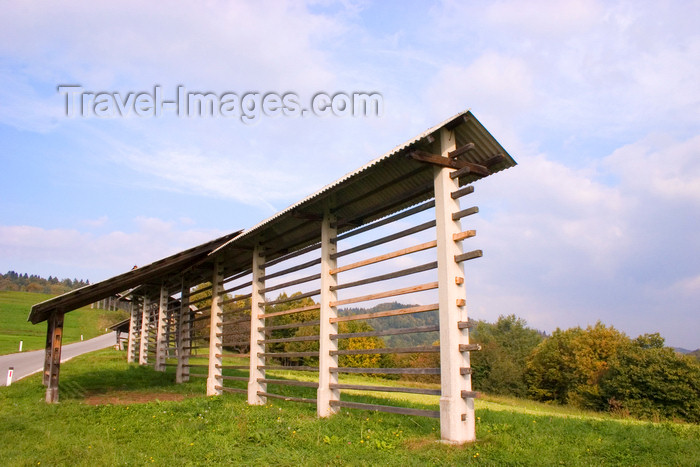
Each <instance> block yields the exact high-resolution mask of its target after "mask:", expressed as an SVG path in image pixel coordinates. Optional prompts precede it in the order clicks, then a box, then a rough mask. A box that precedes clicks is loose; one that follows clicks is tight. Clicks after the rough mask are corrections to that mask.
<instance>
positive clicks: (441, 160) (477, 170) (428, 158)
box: [408, 148, 491, 179]
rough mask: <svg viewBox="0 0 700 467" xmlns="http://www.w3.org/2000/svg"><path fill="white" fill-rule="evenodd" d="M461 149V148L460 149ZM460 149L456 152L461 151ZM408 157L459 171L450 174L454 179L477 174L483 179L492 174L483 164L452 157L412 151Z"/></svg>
mask: <svg viewBox="0 0 700 467" xmlns="http://www.w3.org/2000/svg"><path fill="white" fill-rule="evenodd" d="M460 149H461V148H460ZM460 149H458V150H456V151H455V152H457V151H459V150H460ZM408 157H410V158H411V159H413V160H416V161H419V162H425V163H428V164H433V165H437V166H440V167H447V168H450V169H457V171H456V172H453V173H451V174H450V177H451V178H452V179H455V178H458V177H461V176H463V175H466V174H470V173H473V174H476V175H480V176H482V177H486V176H488V175H491V172H490V171H489V169H488V167H486V166H483V165H481V164H475V163H473V162H467V161H463V160H457V159H452V158H450V157H443V156H438V155H437V154H431V153H429V152H426V151H420V150H416V151H411V152H410V153H409V154H408Z"/></svg>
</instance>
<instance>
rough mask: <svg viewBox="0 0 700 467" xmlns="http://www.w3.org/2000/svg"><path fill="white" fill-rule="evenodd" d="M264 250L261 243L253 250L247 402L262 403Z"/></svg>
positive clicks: (263, 377) (263, 376)
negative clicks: (260, 393)
mask: <svg viewBox="0 0 700 467" xmlns="http://www.w3.org/2000/svg"><path fill="white" fill-rule="evenodd" d="M264 263H265V251H264V249H263V247H262V246H261V245H257V246H256V247H255V249H254V250H253V280H252V282H253V283H252V294H251V296H250V379H249V381H248V404H250V405H264V404H265V402H267V398H266V397H264V396H260V395H258V393H259V392H267V383H261V382H259V380H260V379H265V370H263V369H261V368H258V367H259V366H261V365H265V357H262V356H260V354H264V353H265V344H264V343H262V344H261V343H260V342H262V341H263V340H264V339H265V332H264V331H262V330H260V328H262V327H264V326H265V318H260V316H261V315H264V314H265V293H264V292H263V290H264V289H265V279H264V277H265V268H264V266H263V264H264Z"/></svg>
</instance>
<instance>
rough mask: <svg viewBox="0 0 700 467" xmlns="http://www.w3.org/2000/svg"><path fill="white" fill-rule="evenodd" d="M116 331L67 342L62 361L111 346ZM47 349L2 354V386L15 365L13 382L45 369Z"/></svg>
mask: <svg viewBox="0 0 700 467" xmlns="http://www.w3.org/2000/svg"><path fill="white" fill-rule="evenodd" d="M115 334H116V333H114V332H110V333H109V334H103V335H101V336H99V337H95V338H94V339H89V340H86V341H82V342H76V343H74V344H67V345H64V346H63V349H61V362H65V361H66V360H70V359H71V358H73V357H77V356H78V355H82V354H84V353H88V352H93V351H95V350H100V349H105V348H107V347H111V346H113V345H114V344H115V343H116V340H117V337H116V336H115ZM45 356H46V351H45V350H33V351H31V352H22V353H13V354H10V355H2V356H0V386H6V385H7V370H8V369H9V368H10V367H14V369H15V371H14V376H13V377H12V382H13V383H14V382H15V381H17V380H19V379H22V378H24V377H25V376H29V375H31V374H34V373H36V372H37V371H42V370H43V369H44V357H45Z"/></svg>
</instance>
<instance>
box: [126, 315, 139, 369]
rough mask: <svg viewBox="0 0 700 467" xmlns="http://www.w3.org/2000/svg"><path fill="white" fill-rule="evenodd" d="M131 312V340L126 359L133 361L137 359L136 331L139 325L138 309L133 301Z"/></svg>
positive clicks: (128, 343) (128, 344)
mask: <svg viewBox="0 0 700 467" xmlns="http://www.w3.org/2000/svg"><path fill="white" fill-rule="evenodd" d="M129 314H130V318H129V341H128V342H127V347H126V361H127V362H129V363H132V362H134V361H135V357H134V355H135V354H136V352H135V351H136V332H137V326H138V316H137V311H136V310H134V307H133V303H132V306H131V313H129Z"/></svg>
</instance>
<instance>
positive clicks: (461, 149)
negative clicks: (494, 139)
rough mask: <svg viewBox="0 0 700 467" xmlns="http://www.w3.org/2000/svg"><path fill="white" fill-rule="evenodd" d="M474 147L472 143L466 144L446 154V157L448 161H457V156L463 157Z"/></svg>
mask: <svg viewBox="0 0 700 467" xmlns="http://www.w3.org/2000/svg"><path fill="white" fill-rule="evenodd" d="M475 147H476V145H475V144H474V143H467V144H465V145H464V146H460V147H458V148H457V149H455V150H454V151H450V152H448V153H447V157H449V158H450V159H457V158H458V157H459V156H461V155H464V154H466V153H468V152H469V151H473V150H474V148H475Z"/></svg>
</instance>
